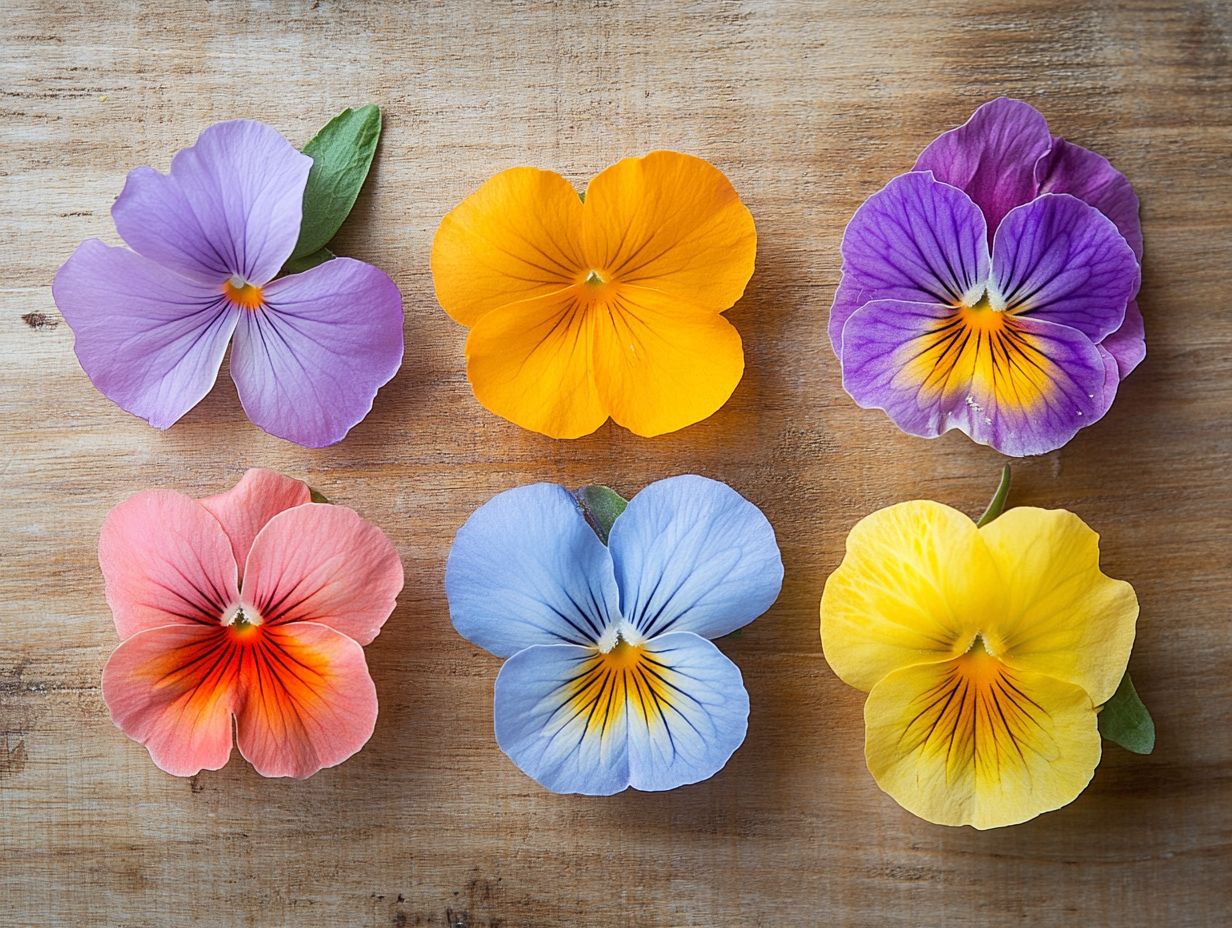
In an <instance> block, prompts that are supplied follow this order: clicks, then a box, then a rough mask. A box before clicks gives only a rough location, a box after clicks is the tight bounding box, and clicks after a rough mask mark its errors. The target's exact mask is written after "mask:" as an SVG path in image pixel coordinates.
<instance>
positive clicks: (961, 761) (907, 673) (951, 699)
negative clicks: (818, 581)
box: [864, 651, 1100, 828]
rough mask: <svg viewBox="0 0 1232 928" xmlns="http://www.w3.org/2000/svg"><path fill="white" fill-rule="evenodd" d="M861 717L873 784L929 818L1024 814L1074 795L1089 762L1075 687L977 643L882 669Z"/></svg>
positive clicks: (994, 821) (1087, 725) (1086, 718)
mask: <svg viewBox="0 0 1232 928" xmlns="http://www.w3.org/2000/svg"><path fill="white" fill-rule="evenodd" d="M864 720H865V725H866V730H865V757H866V759H867V760H868V768H869V770H870V771H871V772H872V774H873V777H874V778H875V779H876V781H877V785H878V786H880V787H881V788H882V789H883V790H885V791H886V792H887V793H889V794H890V795H891V796H892V797H893V798H894V800H895V801H896V802H898V804H899V805H901V806H902V807H903V808H905V809H907V810H908V811H909V812H912V813H913V814H915V815H918V816H919V817H920V818H923V819H926V820H927V821H930V822H933V823H935V824H938V825H973V826H974V827H976V828H999V827H1001V826H1003V825H1013V824H1016V823H1018V822H1025V821H1027V820H1028V819H1031V818H1034V817H1035V816H1037V815H1039V814H1040V813H1041V812H1047V811H1049V810H1051V809H1057V808H1060V807H1061V806H1063V805H1065V804H1067V803H1069V802H1071V801H1072V800H1073V799H1075V798H1076V797H1077V796H1078V794H1079V793H1081V792H1082V791H1083V789H1085V788H1086V785H1087V783H1089V782H1090V780H1091V776H1092V774H1093V773H1094V772H1095V767H1096V765H1097V764H1098V763H1099V756H1100V740H1099V731H1098V729H1097V727H1096V716H1095V707H1094V706H1093V705H1092V703H1091V700H1090V698H1089V697H1088V696H1087V694H1086V693H1085V692H1084V691H1083V690H1082V689H1080V688H1079V687H1077V686H1074V685H1072V684H1069V683H1065V682H1062V681H1060V680H1055V679H1053V678H1051V677H1046V676H1044V675H1042V674H1036V673H1029V672H1026V671H1017V670H1012V669H1010V668H1008V667H1005V666H1004V665H1001V664H1000V663H999V662H998V661H997V660H996V659H995V658H992V657H989V656H988V655H987V654H986V653H984V652H982V651H980V652H979V653H978V654H974V655H972V656H967V657H963V658H958V659H957V660H954V661H947V662H945V663H941V664H927V665H917V666H914V667H908V668H905V669H903V670H899V671H896V672H894V673H892V674H890V675H889V676H888V677H886V678H885V679H884V680H882V681H881V682H880V683H878V684H877V685H876V686H875V687H873V690H872V692H871V693H869V696H868V701H867V702H866V703H865V706H864Z"/></svg>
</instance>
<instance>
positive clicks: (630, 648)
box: [603, 638, 642, 670]
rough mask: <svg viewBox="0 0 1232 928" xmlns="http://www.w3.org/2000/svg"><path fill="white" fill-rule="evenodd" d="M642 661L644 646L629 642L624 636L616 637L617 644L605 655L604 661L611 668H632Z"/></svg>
mask: <svg viewBox="0 0 1232 928" xmlns="http://www.w3.org/2000/svg"><path fill="white" fill-rule="evenodd" d="M641 662H642V646H641V645H640V644H629V642H627V641H625V639H624V638H617V639H616V646H615V647H613V648H612V650H610V651H608V652H607V653H606V654H605V655H604V656H603V663H604V665H605V666H606V667H608V668H609V669H611V670H632V669H633V668H634V667H636V666H638V664H640V663H641Z"/></svg>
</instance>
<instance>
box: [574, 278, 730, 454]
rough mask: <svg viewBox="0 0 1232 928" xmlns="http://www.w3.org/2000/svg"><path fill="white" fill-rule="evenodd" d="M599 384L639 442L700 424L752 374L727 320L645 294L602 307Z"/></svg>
mask: <svg viewBox="0 0 1232 928" xmlns="http://www.w3.org/2000/svg"><path fill="white" fill-rule="evenodd" d="M592 313H593V314H594V330H595V349H594V352H595V362H594V371H595V379H596V381H597V383H598V388H599V395H600V396H601V397H602V399H603V403H604V408H605V409H606V410H607V412H609V413H610V414H611V416H612V418H613V419H615V420H616V421H617V422H619V423H620V424H621V425H623V426H624V427H625V428H627V429H629V430H630V431H632V432H635V433H636V434H638V435H644V436H651V435H662V434H663V433H664V432H674V431H676V430H677V429H680V428H684V427H685V426H686V425H692V424H693V423H694V422H700V421H701V420H702V419H705V418H706V417H707V416H709V415H711V414H712V413H713V412H715V411H716V410H717V409H718V408H719V407H720V406H722V405H723V404H724V403H726V402H727V400H728V398H729V397H730V396H731V395H732V391H733V390H735V389H736V384H738V383H739V382H740V377H741V375H742V374H743V373H744V350H743V348H742V346H741V342H740V333H739V332H737V331H736V330H735V328H734V327H733V326H732V325H731V323H729V322H728V321H727V320H726V319H724V318H723V317H722V316H720V315H717V314H715V313H712V312H709V311H707V310H703V309H699V308H697V307H695V306H692V305H690V304H688V303H685V302H682V301H680V300H677V299H673V298H671V297H668V296H666V295H664V294H662V293H658V292H656V291H653V290H647V289H644V288H641V287H629V286H621V287H620V288H619V292H618V294H617V295H616V296H615V297H614V298H613V300H612V302H611V303H610V304H609V305H608V306H607V307H596V308H595V309H593V310H592Z"/></svg>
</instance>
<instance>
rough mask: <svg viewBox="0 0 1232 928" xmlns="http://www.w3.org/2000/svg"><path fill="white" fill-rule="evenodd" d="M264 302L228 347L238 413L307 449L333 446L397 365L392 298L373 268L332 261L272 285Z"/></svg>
mask: <svg viewBox="0 0 1232 928" xmlns="http://www.w3.org/2000/svg"><path fill="white" fill-rule="evenodd" d="M265 301H266V305H264V306H261V307H259V308H258V309H256V310H253V311H249V312H245V313H244V314H243V317H242V319H241V321H240V327H239V331H238V332H237V333H236V336H235V347H234V348H233V349H232V351H231V377H232V379H233V380H234V381H235V385H236V387H237V388H238V390H239V394H240V401H241V402H242V403H243V404H244V411H245V412H246V413H247V414H248V418H249V419H251V420H252V421H253V422H254V423H256V424H257V425H258V426H260V427H261V428H262V429H264V430H265V431H267V432H269V433H270V434H271V435H277V436H278V437H279V438H285V439H288V440H289V441H294V442H297V443H299V444H301V445H307V446H308V447H310V448H320V447H324V446H326V445H332V444H334V443H335V442H339V441H341V440H342V439H343V438H344V437H345V436H346V434H347V432H349V431H350V430H351V429H352V428H353V427H354V426H355V425H356V424H358V423H359V422H360V421H361V420H362V419H363V418H364V416H366V415H367V414H368V412H369V411H370V410H371V409H372V401H373V399H374V398H375V397H376V393H377V390H379V389H380V388H381V387H382V386H384V385H385V384H386V383H388V382H389V380H390V379H391V378H392V377H393V376H394V374H396V373H397V371H398V368H399V366H400V365H401V364H402V294H401V293H400V292H399V291H398V288H397V286H396V285H395V284H394V282H393V281H392V280H390V279H389V276H388V275H387V274H386V273H385V272H384V271H382V270H380V269H379V268H376V267H373V266H372V265H370V264H364V263H363V262H362V261H355V260H352V259H351V258H334V259H332V260H330V261H326V262H325V263H324V264H320V265H317V266H316V267H314V268H312V269H310V270H307V271H304V273H302V274H293V275H291V276H289V277H282V278H279V279H278V280H276V281H274V282H273V283H272V284H270V285H269V286H267V287H266V288H265Z"/></svg>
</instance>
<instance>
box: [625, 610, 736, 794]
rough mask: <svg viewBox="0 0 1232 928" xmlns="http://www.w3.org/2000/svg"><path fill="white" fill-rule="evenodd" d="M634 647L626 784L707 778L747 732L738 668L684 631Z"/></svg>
mask: <svg viewBox="0 0 1232 928" xmlns="http://www.w3.org/2000/svg"><path fill="white" fill-rule="evenodd" d="M642 649H643V655H642V660H641V663H640V672H637V671H635V672H633V673H632V674H631V676H632V677H634V678H637V679H635V680H634V681H633V682H632V683H631V684H630V685H629V687H628V690H629V693H630V700H629V702H630V712H629V722H628V725H629V783H630V785H631V786H633V787H634V788H635V789H644V790H663V789H674V788H675V787H677V786H683V785H685V784H686V783H697V782H698V781H700V780H705V779H707V778H709V777H712V776H714V775H715V774H716V773H718V772H719V771H720V770H721V769H723V765H724V764H726V763H727V760H728V758H730V757H731V756H732V754H733V753H734V752H735V750H736V748H738V747H740V745H741V743H742V742H743V741H744V735H745V732H746V731H747V730H748V722H749V694H748V693H747V692H746V691H745V689H744V680H743V678H742V677H741V676H740V668H738V667H737V666H736V665H735V664H733V663H732V662H731V661H730V660H728V659H727V658H726V657H725V656H724V655H723V653H722V652H721V651H719V649H718V648H716V647H715V646H714V645H713V644H711V643H710V642H709V641H707V640H706V639H705V638H702V637H700V636H698V635H695V634H693V633H692V632H673V633H671V634H670V635H663V636H661V637H659V638H655V639H653V640H652V641H647V642H646V643H645V644H644V645H643V646H642Z"/></svg>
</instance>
